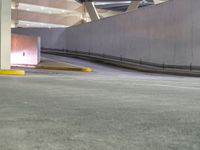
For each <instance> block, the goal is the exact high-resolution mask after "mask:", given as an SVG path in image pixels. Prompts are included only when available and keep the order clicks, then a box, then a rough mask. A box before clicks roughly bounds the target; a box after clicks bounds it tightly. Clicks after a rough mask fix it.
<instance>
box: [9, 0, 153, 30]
mask: <svg viewBox="0 0 200 150" xmlns="http://www.w3.org/2000/svg"><path fill="white" fill-rule="evenodd" d="M143 1H144V0H143ZM143 1H141V5H145V4H150V2H152V0H148V2H146V1H145V3H144V2H143ZM81 2H83V1H82V0H80V1H77V0H13V1H12V26H13V27H49V28H51V27H69V26H73V25H77V24H82V23H85V22H88V21H91V20H90V17H89V14H88V13H87V10H86V8H85V5H84V3H81ZM94 4H95V5H96V7H97V11H98V13H99V15H100V16H101V17H109V16H113V15H117V14H119V13H122V12H123V11H125V10H126V9H127V7H128V6H129V4H130V1H127V0H126V1H125V0H124V1H123V0H115V1H114V0H106V1H105V0H95V3H94Z"/></svg>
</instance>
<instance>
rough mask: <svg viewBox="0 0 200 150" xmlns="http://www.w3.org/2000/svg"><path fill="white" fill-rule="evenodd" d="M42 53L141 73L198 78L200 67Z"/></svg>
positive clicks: (63, 52) (74, 53) (50, 51)
mask: <svg viewBox="0 0 200 150" xmlns="http://www.w3.org/2000/svg"><path fill="white" fill-rule="evenodd" d="M42 53H46V54H53V55H59V56H68V57H69V56H70V57H76V58H81V59H86V60H90V61H95V62H96V61H98V62H102V63H107V64H111V65H115V66H119V67H124V68H129V69H133V70H137V71H142V72H149V73H160V74H173V75H181V76H194V77H200V67H196V66H192V65H190V66H175V65H174V66H173V65H166V64H155V63H149V62H143V61H142V60H131V59H126V58H122V57H115V56H108V55H105V54H96V53H90V52H81V51H71V50H54V49H47V48H43V49H42Z"/></svg>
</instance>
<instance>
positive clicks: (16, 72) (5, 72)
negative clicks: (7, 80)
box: [0, 70, 26, 75]
mask: <svg viewBox="0 0 200 150" xmlns="http://www.w3.org/2000/svg"><path fill="white" fill-rule="evenodd" d="M25 74H26V72H25V71H24V70H0V75H25Z"/></svg>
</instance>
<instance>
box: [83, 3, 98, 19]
mask: <svg viewBox="0 0 200 150" xmlns="http://www.w3.org/2000/svg"><path fill="white" fill-rule="evenodd" d="M85 7H86V9H87V12H88V14H89V16H90V18H91V20H92V21H94V20H99V19H100V16H99V14H98V12H97V10H96V7H95V5H94V2H89V1H86V2H85Z"/></svg>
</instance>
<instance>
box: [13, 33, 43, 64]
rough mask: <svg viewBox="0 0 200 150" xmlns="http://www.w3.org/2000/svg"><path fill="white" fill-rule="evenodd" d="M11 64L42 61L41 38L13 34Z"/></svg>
mask: <svg viewBox="0 0 200 150" xmlns="http://www.w3.org/2000/svg"><path fill="white" fill-rule="evenodd" d="M11 45H12V49H11V64H12V65H37V64H38V63H39V62H40V47H41V46H40V38H39V37H37V36H24V35H20V34H12V43H11Z"/></svg>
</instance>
